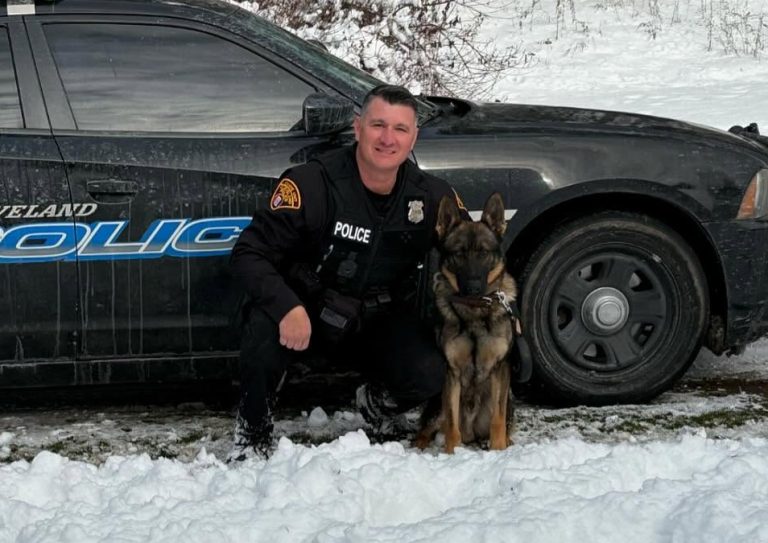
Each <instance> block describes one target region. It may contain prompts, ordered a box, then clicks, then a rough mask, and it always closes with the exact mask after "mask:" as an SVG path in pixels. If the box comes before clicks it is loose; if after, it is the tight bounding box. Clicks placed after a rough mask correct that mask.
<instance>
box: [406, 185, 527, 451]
mask: <svg viewBox="0 0 768 543" xmlns="http://www.w3.org/2000/svg"><path fill="white" fill-rule="evenodd" d="M505 228H506V222H505V220H504V202H503V200H502V198H501V196H500V195H499V194H498V193H495V194H493V195H491V197H490V198H489V199H488V201H487V202H486V204H485V207H484V210H483V214H482V217H481V219H480V221H479V222H472V221H464V220H462V218H461V215H460V214H459V210H458V207H457V206H456V202H455V201H454V200H453V199H451V198H447V197H445V198H443V200H442V201H441V202H440V208H439V211H438V221H437V227H436V230H437V237H438V251H439V253H440V263H439V271H438V272H437V273H436V274H435V276H434V283H433V289H434V293H435V303H436V305H437V309H438V312H439V315H440V317H441V320H442V322H441V325H440V326H439V328H438V340H439V344H440V346H441V347H442V349H443V351H444V353H445V356H446V359H447V361H448V371H447V375H446V379H445V385H444V388H443V394H442V405H441V410H440V411H439V413H437V414H435V413H434V412H433V413H432V414H429V413H428V411H429V410H427V411H425V416H424V417H423V419H422V429H421V431H420V432H419V434H418V435H417V436H416V440H415V442H414V444H415V445H416V446H417V447H419V448H422V449H423V448H426V447H427V446H428V445H429V444H430V443H431V441H432V439H433V437H434V436H435V434H436V433H437V431H438V430H442V432H443V435H444V437H445V451H446V452H448V453H452V452H453V451H454V449H455V448H456V447H457V446H459V445H461V444H462V443H471V442H474V441H479V440H482V439H486V438H487V439H489V447H490V448H491V449H495V450H500V449H504V448H506V447H507V446H508V445H509V444H510V443H511V439H510V434H511V430H512V424H511V421H512V418H513V406H512V405H511V394H510V374H511V370H510V364H509V362H508V360H507V356H508V353H509V350H510V347H511V345H512V342H513V341H514V337H515V335H514V329H513V326H514V323H513V321H512V320H511V319H510V317H509V315H508V313H507V311H506V310H505V308H504V306H503V304H501V303H499V296H506V298H507V300H509V301H514V300H515V298H516V296H517V285H516V284H515V280H514V279H513V278H512V276H511V275H510V274H509V273H508V272H507V271H506V267H505V257H504V253H503V249H502V244H501V242H502V237H503V234H504V230H505ZM499 293H502V294H501V295H500V294H499ZM489 300H491V301H489Z"/></svg>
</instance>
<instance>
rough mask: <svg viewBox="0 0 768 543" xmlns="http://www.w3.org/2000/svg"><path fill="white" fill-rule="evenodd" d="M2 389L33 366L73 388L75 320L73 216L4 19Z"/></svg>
mask: <svg viewBox="0 0 768 543" xmlns="http://www.w3.org/2000/svg"><path fill="white" fill-rule="evenodd" d="M0 172H1V173H0V314H1V315H2V318H0V387H5V386H29V385H34V384H35V380H36V379H37V377H36V375H37V374H36V366H39V364H41V363H50V364H54V365H58V367H59V368H61V370H62V371H60V372H53V373H51V374H50V377H51V378H52V384H55V383H57V382H58V383H68V382H70V380H71V378H72V376H73V372H72V367H71V366H68V365H67V364H63V363H62V362H66V361H73V360H74V357H75V350H74V340H75V338H76V333H77V332H78V330H79V323H78V320H79V319H78V317H77V271H76V263H75V258H74V252H75V247H76V236H75V230H74V227H73V225H74V213H73V206H72V201H71V199H70V193H69V187H68V186H67V179H66V175H65V172H64V167H63V163H62V159H61V156H60V154H59V152H58V150H57V148H56V144H55V142H54V139H53V136H52V135H51V131H50V128H49V126H48V121H47V118H46V115H45V109H44V107H43V101H42V96H41V94H40V87H39V84H38V81H37V76H36V75H35V69H34V65H33V63H32V55H31V52H30V48H29V44H28V42H27V37H26V32H25V31H24V26H23V22H22V19H21V17H0Z"/></svg>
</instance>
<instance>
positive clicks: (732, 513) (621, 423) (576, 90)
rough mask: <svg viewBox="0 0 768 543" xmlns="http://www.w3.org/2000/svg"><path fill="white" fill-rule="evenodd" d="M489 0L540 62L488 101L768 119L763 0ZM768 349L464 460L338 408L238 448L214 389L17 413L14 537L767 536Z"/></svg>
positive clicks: (11, 503)
mask: <svg viewBox="0 0 768 543" xmlns="http://www.w3.org/2000/svg"><path fill="white" fill-rule="evenodd" d="M659 4H663V6H660V5H659ZM557 5H565V6H566V7H568V8H569V10H568V11H567V13H566V15H565V16H564V17H558V16H557V10H556V7H557ZM251 7H254V8H255V7H256V6H251ZM529 7H530V8H531V10H529V11H530V12H528V11H525V10H527V9H528V8H529ZM571 8H572V9H571ZM726 8H727V9H726ZM485 9H486V13H487V17H486V18H485V19H484V20H483V22H482V27H481V28H480V30H479V33H478V39H484V40H487V41H488V42H490V43H492V44H494V46H495V47H497V48H498V49H499V50H500V51H503V50H504V48H507V47H513V48H515V50H516V51H518V52H523V53H520V54H523V56H524V58H525V62H524V63H523V64H522V65H520V66H518V67H515V68H513V69H510V70H508V71H506V72H504V73H503V74H500V76H501V77H500V78H499V80H498V81H497V82H496V83H495V85H494V86H493V87H492V88H491V89H489V91H488V92H489V94H488V96H486V98H488V99H499V100H505V101H516V102H527V103H537V104H557V105H568V106H580V107H597V108H604V109H619V110H631V111H636V112H642V113H649V114H653V115H661V116H669V117H673V118H677V119H682V120H686V121H691V122H696V123H700V124H708V125H713V126H716V127H719V128H724V129H727V128H728V127H729V126H731V125H733V124H746V123H748V122H752V121H756V122H758V123H759V124H761V125H762V126H763V127H765V128H766V129H768V59H766V58H765V51H764V49H763V46H762V40H763V34H764V29H763V26H761V25H763V17H764V14H766V15H768V6H766V5H764V3H763V2H762V1H741V2H739V1H734V0H731V1H725V0H723V1H710V0H665V1H664V2H655V1H654V0H642V1H641V0H594V1H580V2H573V3H570V2H566V1H560V2H558V1H557V0H541V1H539V0H525V1H522V0H521V1H518V2H498V3H490V4H488V5H486V6H485ZM708 9H709V12H707V11H706V10H708ZM717 10H719V11H717ZM708 14H709V15H708ZM766 18H767V19H768V17H766ZM729 21H730V22H731V23H732V25H733V26H732V27H731V28H730V30H729V28H728V24H726V23H728V22H729ZM739 25H741V26H739ZM739 28H743V29H744V30H745V32H742V34H743V36H744V37H743V38H739V36H740V35H741V34H739V32H737V30H739ZM750 28H751V29H752V32H753V33H752V34H749V32H748V31H749V29H750ZM355 30H356V29H355V27H354V25H345V26H344V27H343V28H337V29H336V30H335V32H337V33H338V34H339V35H345V36H347V38H348V39H347V41H349V39H350V38H349V36H348V34H349V33H350V32H352V33H354V32H355ZM358 30H359V29H358ZM345 33H346V34H345ZM766 41H768V39H766ZM343 42H344V40H336V42H335V43H336V44H337V45H336V46H335V49H334V50H335V52H336V53H337V54H339V55H340V56H348V57H349V58H350V60H353V58H352V57H355V56H359V51H355V50H353V49H352V48H351V47H349V46H346V47H345V46H344V45H343ZM371 43H372V46H373V45H375V44H373V42H371ZM729 44H731V45H734V46H729ZM750 44H753V45H754V47H753V48H752V49H750ZM737 50H738V51H739V53H740V54H736V51H737ZM393 69H394V68H392V67H389V68H387V67H383V68H382V70H383V71H384V75H387V74H388V73H389V74H390V75H394V74H391V72H387V70H393ZM415 86H418V85H415ZM766 360H768V342H765V341H763V342H759V343H757V344H755V345H753V346H751V347H750V348H748V350H747V351H746V352H745V353H744V354H743V355H741V356H738V357H732V358H725V357H714V356H712V355H711V354H710V353H708V352H703V353H702V354H701V355H700V356H699V358H698V359H697V361H696V363H695V365H694V367H693V368H692V369H691V371H690V372H689V373H688V375H687V376H686V377H685V379H684V380H683V381H682V382H681V383H680V385H679V386H677V387H675V389H674V390H672V391H670V392H669V393H666V394H664V395H662V396H661V397H659V398H658V399H657V400H655V401H654V402H652V403H651V404H649V405H643V406H615V407H604V408H570V409H550V408H546V407H543V406H532V405H521V406H519V408H518V431H517V434H516V436H515V438H516V444H515V445H514V446H513V447H511V448H509V449H508V450H506V451H503V452H488V451H483V450H477V449H460V450H459V451H458V452H457V454H455V455H453V456H446V455H443V454H440V453H439V450H438V449H433V450H431V451H428V452H427V453H421V452H416V451H414V450H412V449H410V448H408V446H407V443H405V442H403V443H401V442H389V443H372V442H371V440H370V439H369V437H368V436H367V435H366V430H367V428H366V427H365V425H364V423H363V422H362V420H361V418H360V415H359V414H358V413H355V412H352V411H350V410H348V409H341V408H340V409H330V408H328V406H324V407H326V409H328V412H327V413H326V411H325V410H323V409H322V408H321V406H316V407H317V408H316V409H314V410H310V409H308V410H307V412H305V413H295V414H293V415H286V416H285V417H283V418H281V420H279V421H278V431H279V432H281V433H282V434H284V435H287V436H289V437H288V438H283V439H282V440H281V441H280V444H279V447H278V450H277V451H276V453H275V454H274V456H273V457H272V458H270V460H269V461H266V462H264V461H247V462H245V463H242V464H239V465H234V466H227V465H224V464H223V463H222V462H221V460H222V458H223V457H224V455H225V454H226V450H227V447H228V443H229V439H230V431H231V423H232V419H231V413H228V412H224V411H221V410H218V411H217V410H215V409H211V408H209V407H207V406H204V405H197V404H188V405H180V406H173V407H169V406H164V407H152V406H143V407H138V408H136V407H134V408H129V407H126V408H124V409H120V408H112V409H109V410H99V409H94V408H82V409H79V410H72V409H70V410H61V411H57V410H54V409H51V410H50V411H49V412H45V413H40V412H35V411H24V410H19V411H16V412H7V413H3V414H2V416H0V459H3V460H4V461H3V463H2V464H0V542H7V541H16V542H36V543H37V542H40V543H42V542H72V543H83V542H89V541H104V542H117V541H119V542H134V541H135V542H145V541H187V542H214V541H215V542H219V541H232V542H235V541H238V542H239V541H269V542H280V541H285V542H297V541H308V542H309V541H312V542H319V543H326V542H328V543H330V542H357V541H360V542H363V541H392V542H401V541H425V542H426V541H445V542H454V541H455V542H466V541H504V542H515V541H520V542H569V541H574V542H580V543H581V542H584V541H589V542H591V543H593V542H614V541H623V542H633V541H637V542H642V543H649V542H656V541H658V542H662V541H675V542H687V541H696V542H707V541H712V542H717V543H722V542H728V541H733V542H742V541H743V542H768V424H767V423H766V420H768V400H767V399H766V390H768V389H767V388H766V385H767V383H768V367H766V365H765V361H766Z"/></svg>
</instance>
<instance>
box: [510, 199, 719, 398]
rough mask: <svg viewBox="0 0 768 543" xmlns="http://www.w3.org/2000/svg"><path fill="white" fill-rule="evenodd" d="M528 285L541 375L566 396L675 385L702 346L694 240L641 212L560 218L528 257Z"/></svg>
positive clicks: (553, 394) (702, 298)
mask: <svg viewBox="0 0 768 543" xmlns="http://www.w3.org/2000/svg"><path fill="white" fill-rule="evenodd" d="M522 292H523V304H522V308H523V325H524V327H525V328H526V337H527V338H528V340H529V342H530V346H531V350H532V352H533V358H534V380H533V384H534V385H535V384H538V385H540V386H539V387H538V388H539V389H542V390H543V391H544V392H545V394H546V398H547V399H549V400H552V401H556V402H558V403H570V404H573V403H584V404H592V405H599V404H606V403H627V402H640V401H645V400H648V399H650V398H653V397H654V396H656V395H658V394H659V393H661V392H663V391H664V390H666V389H668V388H669V387H670V386H672V384H673V383H674V382H675V381H676V380H677V379H678V378H679V377H680V376H681V375H682V374H683V373H684V372H685V370H686V369H687V368H688V366H689V365H690V364H691V362H692V361H693V359H694V357H695V356H696V353H697V352H698V350H699V348H700V346H701V341H702V337H703V334H704V330H705V324H706V322H707V318H708V312H709V299H708V289H707V283H706V277H705V275H704V273H703V271H702V267H701V263H700V262H699V260H698V258H697V257H696V255H695V253H694V252H693V250H692V249H691V247H690V246H689V245H688V244H687V243H686V242H685V240H684V239H683V238H682V237H681V236H680V235H679V234H677V233H676V232H675V231H673V230H672V229H671V228H670V227H668V226H666V225H665V224H663V223H661V222H659V221H657V220H655V219H652V218H650V217H647V216H644V215H640V214H633V213H623V212H608V213H601V214H599V215H593V216H589V217H583V218H580V219H578V220H575V221H573V222H570V223H567V224H565V225H563V226H561V227H559V228H558V229H557V230H555V231H554V232H552V233H551V234H550V235H549V236H548V237H547V238H546V239H545V240H544V242H543V243H542V244H541V245H540V246H539V248H538V249H537V250H536V251H535V252H534V254H533V255H532V257H531V259H530V261H529V262H528V264H527V266H526V268H525V271H524V273H523V289H522ZM534 388H535V387H534Z"/></svg>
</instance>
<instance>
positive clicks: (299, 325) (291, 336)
mask: <svg viewBox="0 0 768 543" xmlns="http://www.w3.org/2000/svg"><path fill="white" fill-rule="evenodd" d="M311 335H312V323H311V322H309V315H307V311H306V309H304V306H302V305H297V306H296V307H294V308H293V309H291V310H290V311H289V312H288V313H286V314H285V316H284V317H283V318H282V320H280V345H282V346H283V347H286V348H287V349H293V350H294V351H303V350H304V349H306V348H307V347H309V336H311Z"/></svg>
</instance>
